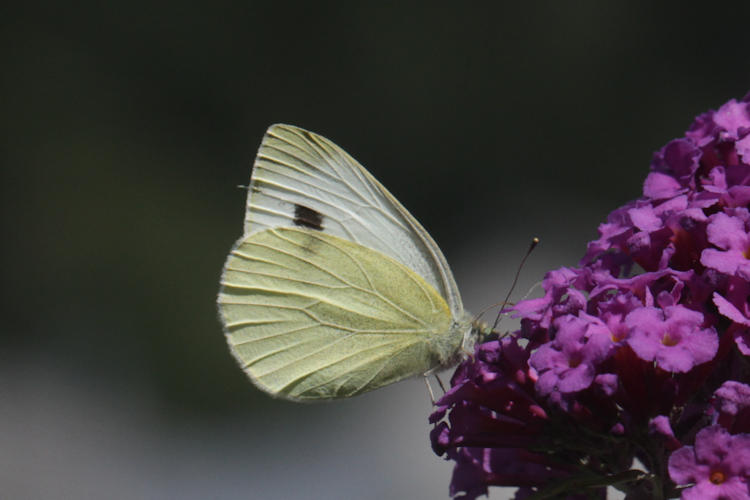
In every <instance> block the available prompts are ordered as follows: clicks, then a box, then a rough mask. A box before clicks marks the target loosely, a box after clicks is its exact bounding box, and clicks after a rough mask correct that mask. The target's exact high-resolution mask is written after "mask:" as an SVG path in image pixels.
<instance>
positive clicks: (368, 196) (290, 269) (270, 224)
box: [218, 125, 479, 401]
mask: <svg viewBox="0 0 750 500" xmlns="http://www.w3.org/2000/svg"><path fill="white" fill-rule="evenodd" d="M218 305H219V314H220V317H221V321H222V323H223V325H224V333H225V336H226V340H227V342H228V343H229V347H230V350H231V352H232V354H233V355H234V357H235V358H236V359H237V361H238V362H239V364H240V366H241V367H242V369H243V370H244V371H245V373H246V374H247V375H248V376H249V377H250V379H251V380H252V382H253V383H254V384H255V385H256V386H257V387H259V388H260V389H262V390H264V391H266V392H268V393H270V394H271V395H273V396H276V397H281V398H285V399H289V400H293V401H306V400H326V399H337V398H346V397H350V396H354V395H357V394H361V393H364V392H367V391H371V390H373V389H377V388H379V387H383V386H385V385H388V384H391V383H394V382H397V381H400V380H403V379H405V378H408V377H413V376H417V375H428V374H431V373H435V372H437V371H439V370H441V369H443V368H447V367H450V366H452V365H454V364H455V363H457V362H458V361H459V360H460V359H461V358H462V356H463V353H465V352H470V351H471V349H472V347H473V345H474V343H475V342H476V340H477V337H478V336H479V331H478V330H477V327H475V326H473V324H472V321H471V318H470V317H469V315H468V314H467V313H466V312H465V311H464V308H463V305H462V303H461V296H460V295H459V292H458V288H457V287H456V282H455V280H454V278H453V274H452V273H451V270H450V268H449V267H448V263H447V262H446V260H445V257H444V256H443V254H442V252H441V251H440V249H439V248H438V246H437V244H436V243H435V241H433V239H432V238H431V237H430V235H429V234H428V233H427V231H425V229H424V228H423V227H422V226H421V225H420V224H419V222H417V220H416V219H415V218H414V217H413V216H412V215H411V214H410V213H409V212H408V211H407V210H406V209H405V208H404V207H403V206H402V205H401V204H400V203H399V202H398V200H396V199H395V198H394V197H393V196H392V195H391V194H390V193H389V192H388V191H387V190H386V188H385V187H383V185H382V184H380V183H379V182H378V181H377V180H376V179H375V178H374V177H373V176H372V175H371V174H370V173H369V172H368V171H367V170H365V168H364V167H363V166H362V165H360V164H359V163H358V162H357V161H356V160H354V159H353V158H352V157H351V156H349V155H348V154H347V153H346V152H345V151H344V150H343V149H341V148H339V147H338V146H336V145H335V144H334V143H333V142H331V141H329V140H328V139H326V138H324V137H321V136H319V135H317V134H314V133H312V132H308V131H307V130H304V129H301V128H298V127H294V126H291V125H272V126H271V127H270V128H269V129H268V130H267V131H266V134H265V136H264V138H263V141H262V143H261V146H260V150H259V151H258V155H257V157H256V159H255V164H254V167H253V171H252V175H251V180H250V185H249V189H248V198H247V207H246V212H245V226H244V235H243V236H242V238H240V239H239V241H237V243H236V244H235V246H234V248H233V249H232V251H231V252H230V254H229V256H228V257H227V261H226V264H225V266H224V271H223V274H222V277H221V290H220V292H219V297H218Z"/></svg>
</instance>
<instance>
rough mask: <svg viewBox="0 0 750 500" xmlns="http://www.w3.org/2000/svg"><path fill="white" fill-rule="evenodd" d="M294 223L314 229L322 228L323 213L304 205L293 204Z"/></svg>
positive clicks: (319, 229) (320, 229)
mask: <svg viewBox="0 0 750 500" xmlns="http://www.w3.org/2000/svg"><path fill="white" fill-rule="evenodd" d="M294 225H295V226H301V227H309V228H310V229H315V230H316V231H322V230H323V214H321V213H320V212H316V211H315V210H313V209H312V208H307V207H306V206H304V205H296V204H295V205H294Z"/></svg>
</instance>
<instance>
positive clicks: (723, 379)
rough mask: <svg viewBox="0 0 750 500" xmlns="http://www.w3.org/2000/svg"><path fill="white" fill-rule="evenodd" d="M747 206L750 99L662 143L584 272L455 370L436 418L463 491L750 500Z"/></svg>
mask: <svg viewBox="0 0 750 500" xmlns="http://www.w3.org/2000/svg"><path fill="white" fill-rule="evenodd" d="M749 207H750V94H748V95H747V96H746V97H745V98H744V99H743V100H742V101H739V102H738V101H736V100H734V99H733V100H731V101H729V102H727V103H726V104H724V105H723V106H722V107H721V108H719V110H718V111H710V112H708V113H705V114H703V115H701V116H699V117H697V118H696V120H695V122H694V123H693V125H692V126H691V127H690V129H689V130H688V131H687V132H686V134H685V137H683V138H680V139H675V140H673V141H671V142H670V143H668V144H667V145H666V146H665V147H664V148H662V149H661V150H660V151H659V152H657V153H656V154H655V155H654V159H653V162H652V165H651V171H650V173H649V174H648V176H647V178H646V180H645V182H644V188H643V196H642V197H641V198H640V199H638V200H635V201H632V202H630V203H628V204H626V205H625V206H623V207H620V208H618V209H617V210H615V211H614V212H612V213H611V214H610V215H609V217H608V219H607V222H606V223H604V224H602V225H601V226H600V227H599V235H600V237H599V239H597V240H595V241H593V242H591V243H589V245H588V249H587V252H586V255H585V256H584V258H583V259H582V261H581V263H580V265H579V267H576V268H561V269H558V270H555V271H551V272H549V273H548V274H547V275H546V276H545V278H544V281H543V288H544V291H545V294H544V296H543V297H541V298H538V299H531V300H526V301H523V302H520V303H518V304H516V305H515V307H514V311H515V313H516V315H517V316H518V317H520V318H521V328H520V330H518V331H516V332H513V333H512V334H511V335H509V336H507V337H505V338H502V339H500V340H494V341H488V342H484V343H482V344H480V345H479V346H477V349H476V353H475V356H474V357H473V358H471V359H468V360H466V361H465V362H464V363H462V364H461V365H460V366H459V367H458V369H457V371H456V372H455V374H454V375H453V378H452V380H451V386H452V387H451V389H450V390H449V391H448V392H447V393H446V394H445V395H444V396H443V397H442V398H441V399H440V400H439V401H438V402H437V403H436V406H437V408H436V410H435V412H434V413H433V414H432V416H431V417H430V421H431V422H432V423H433V424H435V427H434V428H433V431H432V433H431V438H432V444H433V449H434V450H435V452H436V453H437V454H438V455H445V456H446V458H447V459H449V460H453V461H455V464H456V465H455V469H454V474H453V480H452V483H451V494H452V495H454V496H455V495H459V494H460V495H462V498H466V499H473V498H476V497H477V496H480V495H483V494H487V492H488V486H493V485H494V486H516V487H518V488H519V490H518V492H517V494H516V498H530V497H532V496H533V497H534V498H606V487H607V486H614V487H616V488H618V489H620V490H622V491H624V492H626V493H627V498H630V499H638V498H657V499H658V498H671V497H676V496H680V495H681V496H682V498H684V499H698V498H701V499H724V498H726V499H741V498H748V499H750V385H748V384H749V383H750V210H749ZM634 459H637V460H638V461H639V462H640V464H639V465H638V466H637V467H636V466H635V465H634V464H638V462H634Z"/></svg>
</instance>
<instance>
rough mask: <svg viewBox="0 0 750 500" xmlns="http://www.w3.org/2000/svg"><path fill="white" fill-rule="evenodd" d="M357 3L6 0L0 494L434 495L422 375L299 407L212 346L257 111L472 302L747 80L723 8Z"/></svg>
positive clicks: (735, 15) (620, 199) (563, 244)
mask: <svg viewBox="0 0 750 500" xmlns="http://www.w3.org/2000/svg"><path fill="white" fill-rule="evenodd" d="M375 5H376V4H374V3H373V4H371V5H370V6H366V5H361V4H358V3H355V2H351V3H343V2H342V3H330V4H328V3H321V2H309V3H295V2H291V3H290V2H212V3H210V4H209V3H206V4H198V3H184V2H175V1H166V2H160V3H152V2H137V1H136V2H115V3H102V2H73V3H67V2H61V3H49V4H45V3H35V2H30V3H24V4H23V6H22V5H19V4H16V5H15V6H14V7H5V8H4V11H3V12H2V15H1V16H0V18H1V20H0V23H1V24H0V25H1V26H2V46H3V48H2V51H3V64H2V74H3V76H2V89H1V90H2V93H1V95H0V99H1V101H0V103H1V104H2V116H3V118H4V120H3V125H2V126H3V130H2V139H1V140H2V158H3V170H2V203H3V206H2V218H3V220H2V222H3V235H4V237H3V245H2V248H3V288H4V300H3V318H4V322H3V329H2V330H3V335H2V347H1V348H0V485H2V486H1V487H2V490H3V491H4V493H3V494H2V495H0V496H3V497H6V494H7V495H8V496H7V498H15V499H18V498H196V499H198V498H263V499H269V498H343V497H349V498H373V499H375V498H387V497H395V498H441V497H447V485H448V481H449V475H450V470H451V467H450V465H449V464H446V463H444V462H442V461H441V460H440V459H438V458H437V457H435V456H434V455H432V452H431V451H430V448H429V444H428V438H427V435H428V432H429V426H428V424H427V421H426V419H427V416H428V414H429V411H430V409H429V401H428V398H427V394H426V391H425V389H424V388H423V386H422V385H421V382H420V381H411V382H406V383H403V384H399V385H397V386H395V387H392V388H387V389H384V390H381V391H377V392H375V393H372V394H369V395H366V396H362V397H359V398H355V399H353V400H351V401H342V402H335V403H329V404H319V405H295V404H291V403H285V402H281V401H275V400H272V399H271V398H269V397H267V396H265V395H264V394H262V393H260V392H259V391H257V390H256V389H254V388H253V387H252V385H251V384H250V383H249V382H248V381H247V380H245V377H244V375H243V374H242V372H241V370H240V369H239V368H238V367H237V366H235V362H234V361H233V360H232V358H231V357H230V355H229V352H228V349H227V347H226V344H225V341H224V339H223V337H222V333H221V328H220V326H219V323H218V321H217V319H216V307H215V296H216V293H217V288H218V279H219V273H220V270H221V267H222V264H223V261H224V258H225V256H226V253H227V252H228V250H229V248H230V247H231V245H232V243H233V242H234V240H235V239H236V238H238V237H239V236H240V234H241V231H242V221H243V212H244V203H245V192H244V191H243V190H241V189H237V187H236V186H237V185H238V184H246V183H247V182H248V180H249V175H250V166H251V162H252V159H253V157H254V154H255V151H256V149H257V147H258V145H259V143H260V140H261V137H262V135H263V132H264V130H265V129H266V127H267V126H268V125H270V124H272V123H276V122H286V123H292V124H295V125H299V126H302V127H305V128H308V129H310V130H312V131H315V132H318V133H320V134H322V135H325V136H326V137H328V138H330V139H332V140H333V141H335V142H336V143H338V144H339V145H340V146H342V147H343V148H345V149H346V150H347V151H349V152H350V153H351V154H352V155H353V156H354V157H355V158H357V159H359V161H360V162H362V163H363V164H364V165H365V166H367V167H368V169H369V170H370V171H371V172H372V173H373V174H374V175H375V176H376V177H378V178H379V179H380V180H381V181H382V182H383V184H385V185H386V186H388V187H389V189H390V190H391V191H392V193H393V194H394V195H395V196H396V197H397V198H399V199H400V200H401V201H402V203H403V204H404V205H405V206H406V207H408V208H409V209H410V210H411V211H412V213H413V214H414V215H415V216H416V217H417V218H418V219H420V221H422V223H423V224H424V225H425V227H426V228H427V229H428V230H429V231H430V232H431V234H432V235H433V236H434V238H435V239H436V240H437V241H438V242H439V243H440V245H441V247H442V248H443V250H444V252H445V254H446V256H447V258H448V260H449V261H450V262H451V264H452V266H453V268H454V272H455V274H456V278H457V280H458V282H459V285H460V287H461V289H462V291H463V292H462V293H463V294H464V302H465V303H466V305H467V307H468V308H469V309H470V310H474V311H476V310H479V309H481V308H482V307H484V306H486V305H489V304H491V303H493V302H496V301H498V300H501V298H502V296H503V295H504V293H505V291H506V290H507V286H508V283H509V282H510V279H511V277H512V274H513V272H514V271H515V267H516V265H517V262H518V261H519V259H520V257H521V256H522V254H523V251H524V250H525V247H526V245H527V244H528V241H529V239H530V238H531V237H532V236H539V237H541V239H542V245H541V247H540V248H539V250H538V251H537V253H536V254H535V255H534V256H533V257H532V260H531V264H530V265H529V267H528V268H527V269H526V270H525V271H524V277H523V280H522V283H521V285H520V286H519V289H518V291H517V292H516V294H515V296H516V298H519V297H520V296H522V295H524V294H525V293H526V291H527V290H528V289H529V287H530V286H531V285H532V284H533V283H535V282H538V281H539V280H541V278H542V276H543V273H544V271H545V270H547V269H550V268H553V267H558V266H561V265H574V264H575V263H576V262H577V260H578V259H579V258H580V257H581V256H582V254H583V252H584V250H585V244H586V241H587V240H589V239H591V238H593V237H594V236H595V234H596V226H597V224H598V223H599V222H601V221H602V220H603V219H604V218H605V217H606V214H607V213H608V212H609V211H610V210H612V209H614V208H616V207H617V206H619V205H620V204H622V203H624V202H626V201H627V200H629V199H632V198H635V197H637V196H638V195H639V194H640V189H641V183H642V181H643V179H644V177H645V174H646V173H647V169H648V164H649V161H650V158H651V154H652V153H653V151H654V150H656V149H658V148H659V147H661V146H662V145H663V144H664V143H666V142H667V141H668V140H669V139H671V138H673V137H676V136H679V135H681V134H682V133H683V132H684V130H685V129H686V128H687V126H688V125H689V124H690V122H691V121H692V119H693V117H694V116H695V115H696V114H698V113H701V112H703V111H706V110H708V109H709V108H716V107H718V106H720V105H721V104H722V103H723V102H725V101H726V100H728V99H729V98H732V97H735V98H741V97H742V96H743V95H744V94H745V93H746V92H747V91H748V90H750V51H748V49H749V48H750V41H749V40H748V19H750V9H748V8H747V7H744V5H746V4H744V3H743V4H740V3H738V4H736V5H732V3H731V2H728V3H726V2H722V3H720V4H719V3H716V4H715V5H716V7H715V8H714V7H710V6H711V5H712V4H710V3H702V4H700V8H699V7H698V6H697V5H698V4H696V6H692V5H691V4H689V3H677V2H675V3H667V2H664V3H662V2H645V1H644V2H597V1H583V2H513V3H510V2H507V3H506V4H499V3H498V4H497V5H498V6H496V7H494V8H491V9H489V8H485V7H481V6H479V5H477V4H473V3H472V4H469V3H467V4H466V5H460V4H458V3H456V4H455V5H453V6H452V7H449V8H447V7H439V6H436V5H431V4H425V5H419V6H418V5H415V4H412V5H406V4H394V5H393V6H390V7H388V6H380V4H377V5H378V6H375ZM739 5H743V7H739ZM719 8H720V9H721V10H718V9H719ZM714 9H717V10H714ZM508 325H512V324H508ZM508 327H510V326H508Z"/></svg>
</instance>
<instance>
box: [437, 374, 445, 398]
mask: <svg viewBox="0 0 750 500" xmlns="http://www.w3.org/2000/svg"><path fill="white" fill-rule="evenodd" d="M435 380H437V382H438V385H439V386H440V388H441V389H442V390H443V394H445V393H446V392H447V391H446V390H445V384H443V381H442V380H440V377H439V376H438V374H437V373H435Z"/></svg>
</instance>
